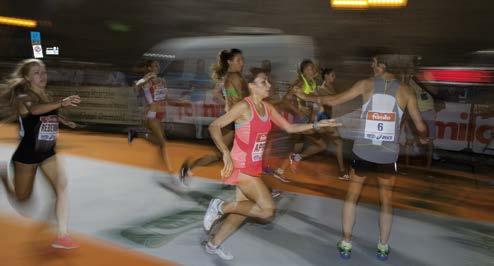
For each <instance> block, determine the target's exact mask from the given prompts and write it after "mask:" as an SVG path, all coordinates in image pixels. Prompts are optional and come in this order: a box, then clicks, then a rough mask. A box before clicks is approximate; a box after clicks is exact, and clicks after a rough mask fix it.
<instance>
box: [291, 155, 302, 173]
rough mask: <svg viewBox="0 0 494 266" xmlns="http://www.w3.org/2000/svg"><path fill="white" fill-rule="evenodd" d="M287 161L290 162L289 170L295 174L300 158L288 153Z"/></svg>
mask: <svg viewBox="0 0 494 266" xmlns="http://www.w3.org/2000/svg"><path fill="white" fill-rule="evenodd" d="M288 159H289V160H290V170H292V172H294V173H295V172H297V169H298V166H299V164H300V161H301V160H302V156H300V154H298V153H290V156H288Z"/></svg>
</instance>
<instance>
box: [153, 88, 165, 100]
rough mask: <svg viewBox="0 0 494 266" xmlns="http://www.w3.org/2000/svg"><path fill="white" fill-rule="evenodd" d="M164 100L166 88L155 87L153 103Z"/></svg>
mask: <svg viewBox="0 0 494 266" xmlns="http://www.w3.org/2000/svg"><path fill="white" fill-rule="evenodd" d="M165 98H166V88H163V87H162V86H159V87H157V88H156V89H155V90H154V101H163V100H165Z"/></svg>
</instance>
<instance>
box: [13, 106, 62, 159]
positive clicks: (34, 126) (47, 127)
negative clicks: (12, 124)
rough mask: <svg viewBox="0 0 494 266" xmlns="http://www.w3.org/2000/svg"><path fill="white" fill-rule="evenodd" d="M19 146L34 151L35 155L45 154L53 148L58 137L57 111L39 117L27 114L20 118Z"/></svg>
mask: <svg viewBox="0 0 494 266" xmlns="http://www.w3.org/2000/svg"><path fill="white" fill-rule="evenodd" d="M19 122H20V126H21V133H22V139H21V145H26V146H28V147H31V148H33V149H34V151H35V152H37V153H46V152H49V151H51V150H53V148H54V147H55V143H56V140H57V135H58V110H53V111H50V112H48V113H44V114H41V115H33V114H31V113H29V114H28V115H26V116H25V117H20V121H19Z"/></svg>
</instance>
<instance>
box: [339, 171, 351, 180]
mask: <svg viewBox="0 0 494 266" xmlns="http://www.w3.org/2000/svg"><path fill="white" fill-rule="evenodd" d="M338 179H339V180H344V181H348V180H350V175H349V174H348V173H347V172H346V171H344V170H343V171H340V174H339V175H338Z"/></svg>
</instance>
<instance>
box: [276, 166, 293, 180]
mask: <svg viewBox="0 0 494 266" xmlns="http://www.w3.org/2000/svg"><path fill="white" fill-rule="evenodd" d="M284 173H285V171H283V169H281V168H278V169H276V170H275V171H273V176H274V177H275V178H276V179H278V180H280V181H281V182H283V183H290V182H291V181H290V179H288V178H287V177H286V176H284V175H283V174H284Z"/></svg>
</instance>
